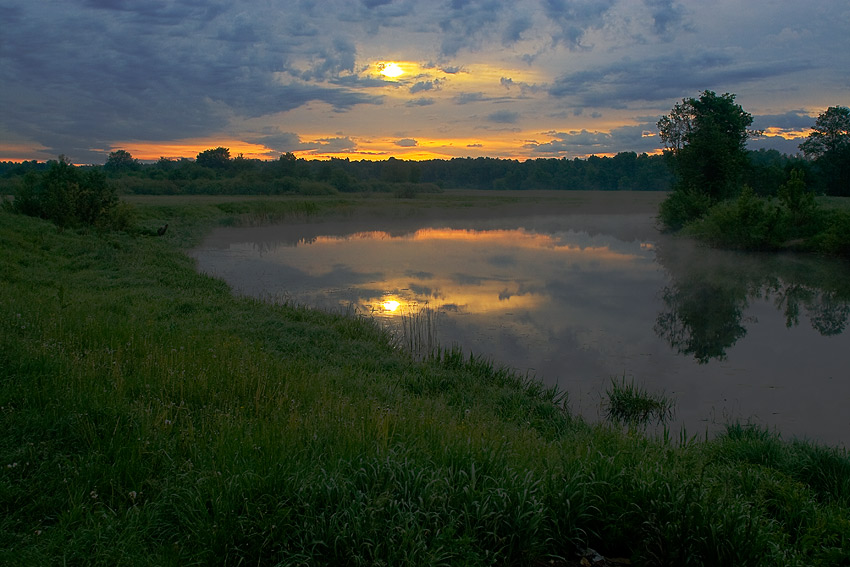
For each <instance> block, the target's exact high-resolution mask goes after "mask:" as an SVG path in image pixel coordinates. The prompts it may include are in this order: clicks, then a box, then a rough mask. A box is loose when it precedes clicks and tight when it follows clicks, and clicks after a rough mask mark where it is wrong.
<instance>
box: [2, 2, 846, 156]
mask: <svg viewBox="0 0 850 567" xmlns="http://www.w3.org/2000/svg"><path fill="white" fill-rule="evenodd" d="M2 4H3V7H2V15H1V16H0V17H2V26H3V28H2V32H0V54H1V55H0V106H2V108H3V109H4V110H5V112H4V113H3V119H2V122H0V138H2V139H0V141H2V142H4V144H5V145H6V146H8V145H10V141H19V140H21V141H25V142H26V143H27V144H28V145H29V146H30V147H38V146H39V145H41V146H44V147H46V148H48V150H47V152H44V153H40V154H39V155H38V157H39V159H44V158H45V157H46V155H49V154H50V153H52V154H53V156H54V157H55V155H56V154H58V153H65V154H67V155H69V156H70V157H71V158H72V159H74V160H77V161H78V162H84V161H91V162H94V163H102V162H103V160H104V159H105V153H106V152H108V151H109V150H110V149H112V146H113V145H114V144H118V143H125V142H128V141H132V140H138V141H145V142H160V141H163V142H164V141H169V142H171V141H175V140H181V139H192V138H196V139H203V138H209V137H212V136H216V137H218V136H222V135H227V136H230V139H240V140H246V141H254V142H255V143H262V144H264V145H266V146H267V147H269V148H271V149H273V150H275V151H284V150H285V151H291V150H292V148H299V149H306V146H310V147H313V146H315V148H313V149H316V150H319V149H323V150H327V151H331V149H332V147H336V145H337V144H341V146H343V147H346V146H347V145H348V144H349V142H350V140H351V139H356V137H360V136H362V137H366V136H369V137H372V138H376V137H380V138H382V139H385V140H386V139H389V140H392V139H391V138H388V136H387V134H386V132H384V133H381V134H377V133H376V132H375V131H374V130H375V129H376V128H378V127H380V126H381V124H376V123H375V121H374V120H372V119H371V118H366V117H369V116H374V115H375V114H377V113H372V112H368V111H367V112H363V113H362V116H364V118H363V119H362V120H361V123H358V116H359V115H360V114H359V113H358V112H357V111H359V110H361V109H362V108H363V105H382V108H381V110H382V113H381V115H382V117H387V118H385V119H386V120H387V121H388V122H397V121H398V120H401V119H402V118H400V117H393V114H392V113H393V112H397V111H398V110H399V109H400V110H401V111H402V112H404V113H405V116H404V120H409V121H410V123H411V124H412V123H416V127H417V128H419V127H420V125H424V126H423V127H424V128H425V130H422V129H417V130H413V129H411V130H410V131H411V132H413V131H416V132H417V139H418V140H419V141H420V142H422V141H423V140H424V139H426V138H427V137H441V136H442V133H440V134H436V133H435V132H433V131H429V133H427V134H426V133H425V131H426V130H428V129H433V128H434V127H436V122H437V121H438V120H444V121H446V124H448V123H451V125H452V127H453V128H454V130H455V132H454V133H453V134H452V135H454V136H457V137H458V138H461V139H464V138H465V136H467V135H468V133H469V132H470V131H472V130H473V129H475V128H477V127H480V126H481V122H486V121H487V120H488V119H489V120H491V121H492V120H495V121H501V122H502V123H511V121H514V122H515V121H517V120H518V119H519V118H520V117H522V121H523V123H524V125H525V126H528V127H531V128H537V129H548V128H553V129H556V130H559V131H562V133H564V135H563V136H561V137H552V138H551V139H550V138H544V139H541V140H539V141H538V142H533V143H531V147H532V148H533V149H534V151H535V152H540V151H543V150H544V148H547V147H548V148H549V149H551V150H552V151H555V152H566V151H572V150H569V149H566V148H567V147H570V148H571V147H572V146H571V144H573V143H574V142H578V141H579V140H581V139H587V141H588V143H590V144H595V145H592V146H590V148H589V149H590V150H592V151H600V150H596V149H595V148H597V147H603V146H611V145H614V144H616V143H617V142H618V141H619V140H620V139H621V138H620V136H621V135H624V134H625V133H624V132H622V131H620V130H614V131H612V132H611V133H610V134H611V136H612V138H611V139H610V140H605V139H602V138H594V137H593V133H590V134H589V137H588V135H585V137H584V138H582V135H581V133H580V130H581V129H582V128H585V130H586V131H588V130H592V129H593V128H591V127H589V126H588V120H587V118H588V117H592V116H598V115H600V114H602V113H604V114H605V115H606V117H610V116H612V115H613V113H611V112H609V110H610V109H626V108H630V107H632V108H639V109H640V112H641V113H643V114H647V113H650V112H655V111H656V109H657V110H658V111H659V113H663V112H664V111H665V110H669V108H670V106H671V105H672V104H673V103H674V102H676V101H678V100H681V98H682V97H686V96H696V95H698V93H699V92H701V91H702V90H705V89H710V90H714V91H715V92H720V93H722V92H734V93H741V89H745V90H748V91H749V92H747V93H746V97H747V101H748V102H747V104H748V105H749V104H750V102H749V101H757V102H758V103H760V104H763V105H765V107H769V108H773V109H775V110H771V111H770V112H776V113H782V112H785V111H788V112H787V113H786V114H785V115H782V114H776V115H773V116H771V117H767V116H760V117H756V123H755V126H756V127H758V128H764V129H766V128H769V127H775V128H785V129H788V130H790V129H793V128H799V127H800V124H799V123H800V122H803V121H805V120H806V116H805V112H804V111H803V110H802V109H804V108H805V109H807V111H808V112H814V109H816V108H818V107H819V106H820V105H823V104H826V103H831V104H846V101H842V100H841V99H840V96H839V95H840V93H842V92H846V90H847V87H848V86H850V83H848V80H850V79H848V74H847V73H846V69H847V68H848V62H850V59H848V57H850V55H848V54H849V53H850V44H848V34H847V33H846V29H847V25H846V23H847V22H848V21H850V19H848V18H850V8H848V7H847V3H846V0H841V1H839V0H823V1H819V2H816V3H810V4H806V5H799V4H798V3H793V2H788V3H776V2H773V3H769V2H766V1H765V0H752V1H751V2H746V3H742V4H740V5H735V6H734V7H733V6H732V5H731V4H729V3H712V4H710V5H706V3H685V2H684V0H527V1H523V2H516V1H515V0H435V1H434V2H422V1H420V0H393V1H390V0H356V1H353V2H352V1H346V0H322V1H321V2H319V1H318V0H279V1H277V2H268V1H266V0H262V1H261V0H242V1H240V2H233V1H232V0H145V1H138V0H38V1H32V0H3V2H2ZM768 16H769V17H768ZM673 40H676V41H678V42H681V43H676V44H673V43H672V41H673ZM624 53H628V54H629V55H630V57H631V58H630V59H629V58H624V57H623V54H624ZM381 60H399V61H402V60H404V61H408V62H409V63H410V64H411V65H419V66H420V67H421V68H422V70H423V71H424V72H423V73H422V74H421V76H410V77H403V78H401V79H399V80H395V81H390V80H389V79H386V78H381V77H377V76H376V75H375V73H374V72H371V71H370V69H373V68H374V67H373V65H374V64H375V62H376V61H381ZM438 72H441V73H442V74H443V75H438ZM488 73H492V74H488ZM792 74H794V75H793V76H792ZM437 76H440V77H441V78H440V79H436V78H435V77H437ZM500 76H501V77H502V79H501V80H499V77H500ZM437 81H439V82H437ZM842 89H843V91H842ZM425 93H427V94H428V96H427V97H422V96H421V95H422V94H425ZM541 93H548V95H549V96H548V97H545V96H541ZM814 93H817V96H818V97H819V98H816V94H814ZM833 93H839V94H837V95H835V98H836V100H834V101H832V100H821V99H823V98H825V97H826V95H827V94H829V96H830V97H833ZM381 94H383V95H385V98H384V97H382V96H380V95H381ZM403 94H409V95H414V96H418V97H419V98H413V97H411V98H410V100H402V101H401V102H399V100H398V98H397V96H398V95H403ZM762 94H764V99H761V98H759V97H760V96H761V95H762ZM790 96H794V98H793V99H790V98H788V97H790ZM741 98H744V97H743V96H742V97H741ZM768 100H769V102H768ZM784 100H793V102H789V103H787V104H786V103H784V102H783V101H784ZM501 101H511V111H514V113H513V114H511V113H509V112H504V111H502V112H501V113H498V112H492V111H493V109H492V108H491V109H486V110H482V109H481V108H480V107H479V108H473V109H472V110H469V111H468V112H467V110H468V108H464V109H458V108H456V105H464V104H469V105H476V104H480V105H481V106H482V107H486V106H487V104H486V103H488V102H489V103H492V102H501ZM526 101H528V102H526ZM312 102H319V103H323V104H326V105H328V106H330V107H331V112H328V111H327V109H326V108H324V106H323V105H322V104H317V105H313V104H308V103H312ZM546 105H549V106H548V107H547V106H546ZM768 105H770V106H768ZM430 106H434V108H433V109H430V108H429V109H425V108H424V107H430ZM789 108H790V109H800V110H799V111H794V110H791V111H789V110H788V109H789ZM296 110H297V111H298V112H299V113H301V112H303V113H304V115H301V114H298V115H297V116H296V113H295V112H292V111H296ZM351 111H353V112H351ZM384 111H386V112H384ZM287 112H289V114H286V113H287ZM488 113H490V114H488ZM307 114H309V117H308V118H306V117H305V116H306V115H307ZM617 115H618V116H621V117H624V120H627V119H629V120H631V121H632V122H634V121H635V117H630V118H625V113H618V114H617ZM543 116H545V117H549V118H551V119H552V121H553V122H552V125H551V126H545V127H542V128H541V127H540V126H533V124H534V121H535V118H540V117H543ZM436 117H441V118H436ZM290 118H292V119H293V124H294V123H297V124H301V125H303V124H307V123H309V124H311V131H312V132H324V134H322V135H324V136H328V135H329V134H330V133H332V132H345V134H330V135H332V136H339V137H338V138H325V140H326V141H325V142H310V143H308V142H305V141H304V139H302V138H300V137H298V135H297V134H295V133H293V132H292V131H295V130H297V129H298V127H296V126H294V125H283V124H285V122H283V121H284V120H288V119H290ZM265 119H268V121H269V123H275V124H278V125H277V126H275V130H274V131H269V132H265V131H262V132H259V133H258V132H257V130H258V129H260V127H258V126H257V125H256V123H257V122H260V121H261V120H265ZM382 119H383V118H382ZM249 120H250V124H251V125H250V126H243V125H244V124H246V123H247V122H249ZM331 120H335V122H331ZM365 120H372V121H371V122H368V123H367V122H363V121H365ZM343 121H344V122H345V124H342V122H343ZM418 121H421V122H418ZM812 122H813V121H812ZM812 122H808V123H807V124H808V125H810V124H811V123H812ZM444 125H445V124H444ZM301 127H304V126H301ZM360 128H362V129H363V131H360V130H359V129H360ZM242 129H245V130H246V131H247V132H246V133H242V132H241V130H242ZM462 129H465V131H461V130H462ZM571 129H575V130H577V131H579V134H578V135H573V134H572V133H570V130H571ZM389 131H395V127H393V128H392V129H390V130H389ZM420 132H421V134H420ZM491 132H495V130H491ZM502 132H504V131H502ZM316 135H317V134H313V136H316ZM344 135H351V136H352V138H344V137H342V136H344ZM530 137H532V135H530V134H528V133H524V134H523V135H522V138H520V139H518V140H516V141H515V145H516V146H519V145H521V144H522V143H523V140H525V139H527V138H530ZM262 140H265V141H262ZM330 140H334V141H333V142H331V141H330ZM345 140H349V142H345ZM482 141H483V142H484V145H485V147H496V146H495V145H493V146H491V145H490V144H489V143H487V142H488V141H487V140H482ZM649 141H651V140H647V139H645V138H643V137H640V138H637V139H636V143H638V144H640V145H639V147H640V148H644V147H646V146H645V145H646V144H647V143H648V142H649ZM502 142H504V140H502ZM351 143H352V144H353V142H351ZM759 143H761V142H759ZM322 144H325V145H327V146H328V148H320V146H321V145H322ZM463 144H465V142H464V143H463ZM786 145H787V144H786ZM461 146H462V145H458V146H457V147H461ZM447 147H448V146H447ZM500 147H505V145H504V143H501V145H500ZM394 148H398V146H395V147H387V148H382V149H381V151H392V150H393V149H394ZM616 149H624V150H625V149H636V150H637V149H638V147H623V148H616ZM27 151H31V150H27ZM576 151H580V152H581V153H587V152H583V151H581V150H576ZM638 151H639V150H638Z"/></svg>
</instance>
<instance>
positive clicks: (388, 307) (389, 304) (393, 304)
mask: <svg viewBox="0 0 850 567" xmlns="http://www.w3.org/2000/svg"><path fill="white" fill-rule="evenodd" d="M400 305H401V303H399V302H398V301H385V302H384V305H383V307H384V310H385V311H395V310H396V309H398V308H399V306H400Z"/></svg>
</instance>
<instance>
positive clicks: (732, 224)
mask: <svg viewBox="0 0 850 567" xmlns="http://www.w3.org/2000/svg"><path fill="white" fill-rule="evenodd" d="M787 224H788V221H787V214H786V213H785V212H784V211H783V210H782V209H781V208H780V207H777V206H773V205H771V204H770V202H769V201H765V200H763V199H760V198H759V197H757V196H756V195H755V193H753V190H752V189H750V188H749V187H747V186H744V189H743V190H742V191H741V194H740V195H739V196H738V198H737V199H735V200H734V201H724V202H722V203H719V204H717V205H715V206H714V207H712V208H711V210H710V211H709V213H708V214H707V215H706V216H705V217H704V218H702V219H701V220H700V221H699V222H695V223H692V224H691V225H690V226H689V227H688V233H689V234H691V235H693V236H696V237H698V238H700V239H702V240H705V241H707V242H709V243H711V244H713V245H716V246H722V247H724V248H737V249H742V250H772V249H776V248H780V247H781V246H782V245H783V244H784V243H785V241H786V239H787V236H788V230H787Z"/></svg>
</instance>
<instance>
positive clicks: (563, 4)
mask: <svg viewBox="0 0 850 567" xmlns="http://www.w3.org/2000/svg"><path fill="white" fill-rule="evenodd" d="M615 4H616V0H544V2H543V7H544V9H545V11H546V15H547V16H548V17H549V18H550V19H551V20H552V21H553V22H554V23H555V24H556V25H557V26H558V31H557V32H556V33H555V34H553V36H552V40H553V42H554V43H556V44H558V43H560V44H563V45H565V46H567V47H568V48H569V49H578V48H581V47H585V46H583V45H582V39H583V38H584V36H585V34H586V33H587V31H588V30H590V29H598V28H602V27H603V26H604V25H605V14H606V13H607V12H608V11H609V10H611V8H612V7H613V6H614V5H615Z"/></svg>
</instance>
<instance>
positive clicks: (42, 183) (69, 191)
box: [12, 156, 130, 229]
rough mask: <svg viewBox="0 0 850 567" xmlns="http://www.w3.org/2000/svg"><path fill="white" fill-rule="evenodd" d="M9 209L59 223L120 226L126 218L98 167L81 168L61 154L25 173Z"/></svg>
mask: <svg viewBox="0 0 850 567" xmlns="http://www.w3.org/2000/svg"><path fill="white" fill-rule="evenodd" d="M12 209H13V210H14V211H16V212H19V213H23V214H25V215H29V216H33V217H41V218H43V219H47V220H50V221H53V222H54V223H56V224H57V225H59V226H60V227H66V226H98V227H102V228H117V229H121V228H126V227H127V226H128V223H129V222H130V214H129V211H128V209H127V207H126V206H123V207H119V203H118V196H117V195H116V193H115V188H114V187H113V186H111V185H110V184H109V183H107V181H106V177H105V176H104V175H103V173H102V172H101V171H100V170H92V171H87V172H81V171H80V170H79V169H77V168H75V167H74V166H73V165H71V164H70V163H68V162H67V161H66V160H65V158H64V157H63V156H60V157H59V161H57V162H53V163H52V164H51V166H50V169H49V170H47V171H46V172H45V173H43V174H36V173H31V174H28V175H27V177H26V178H25V180H24V184H23V187H22V189H21V190H20V192H19V193H18V195H17V196H16V198H15V200H14V202H13V204H12Z"/></svg>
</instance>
